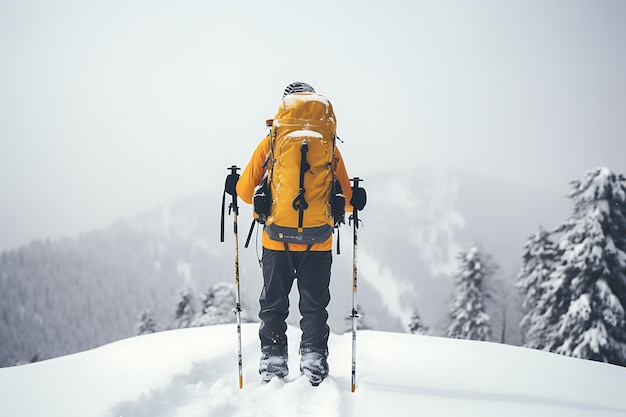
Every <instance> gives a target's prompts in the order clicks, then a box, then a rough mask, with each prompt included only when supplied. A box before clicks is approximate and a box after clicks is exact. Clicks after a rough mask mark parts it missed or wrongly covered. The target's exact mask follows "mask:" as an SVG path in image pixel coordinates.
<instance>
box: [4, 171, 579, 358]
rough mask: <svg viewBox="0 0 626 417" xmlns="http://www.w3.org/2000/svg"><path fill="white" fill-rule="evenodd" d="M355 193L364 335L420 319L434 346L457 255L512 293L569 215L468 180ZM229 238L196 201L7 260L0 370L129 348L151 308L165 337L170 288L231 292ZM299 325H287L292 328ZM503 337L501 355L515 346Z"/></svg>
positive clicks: (343, 286)
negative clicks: (542, 237) (467, 249)
mask: <svg viewBox="0 0 626 417" xmlns="http://www.w3.org/2000/svg"><path fill="white" fill-rule="evenodd" d="M363 185H364V186H365V188H366V189H367V192H368V198H369V200H368V205H367V206H366V208H365V210H364V211H363V212H362V214H361V216H360V217H361V219H362V220H363V227H361V228H360V229H359V252H358V266H359V280H360V281H359V284H360V285H359V293H358V299H359V304H360V308H361V310H362V312H363V313H364V315H365V319H364V320H366V322H367V324H368V326H369V327H372V328H375V329H379V330H389V331H406V325H407V323H408V319H409V315H410V313H411V312H412V311H413V310H414V309H417V310H418V311H419V313H420V315H421V316H422V317H423V319H424V321H425V322H426V324H427V325H429V326H430V327H431V334H438V333H439V330H440V327H441V324H442V322H443V321H444V320H445V313H446V311H447V301H448V297H449V295H450V291H451V279H450V274H451V273H452V272H453V271H454V267H455V265H456V261H455V257H456V253H457V251H458V250H459V249H460V248H462V247H464V246H466V245H468V244H471V243H474V242H475V241H476V242H479V243H481V244H482V245H483V247H484V250H485V251H486V252H488V253H490V254H492V255H493V258H494V261H495V262H496V263H498V264H499V265H500V267H501V271H502V275H503V278H502V279H504V280H505V281H509V282H510V281H511V279H512V277H513V276H514V274H515V273H516V270H517V269H518V268H519V257H520V256H521V253H522V246H523V243H524V240H525V238H526V236H528V235H529V234H530V233H531V232H532V231H533V230H534V229H535V228H536V227H537V226H538V225H539V224H543V225H544V226H546V227H548V228H549V227H552V226H554V225H555V223H556V222H558V221H561V220H564V218H565V216H566V215H567V211H566V210H565V207H566V201H565V199H564V198H563V197H561V196H553V195H550V194H549V193H546V192H543V191H541V190H535V189H532V188H529V187H522V186H517V185H512V184H506V183H503V182H498V181H494V180H491V179H488V178H481V177H477V176H473V175H469V174H460V173H454V172H442V171H432V170H415V171H410V172H396V173H389V174H380V175H377V176H372V177H370V178H367V179H366V182H364V183H363ZM564 193H565V187H564ZM564 193H563V194H564ZM220 197H221V196H220ZM561 203H563V204H561ZM560 204H561V205H560ZM250 220H251V213H250V208H249V207H248V206H245V205H242V208H241V214H240V216H239V223H240V225H239V241H240V249H239V250H240V275H241V289H242V293H243V295H244V297H245V299H246V300H247V305H245V306H244V308H246V309H249V311H250V313H251V315H252V316H256V310H257V308H258V307H257V304H256V301H255V300H256V299H257V297H258V294H259V292H260V290H261V283H262V281H261V271H260V268H259V266H258V262H257V254H256V252H257V251H260V248H259V247H257V245H259V244H258V243H256V242H253V243H252V244H251V248H248V249H244V248H243V241H244V240H245V237H246V234H247V231H248V226H249V224H250ZM226 228H227V229H226V242H225V243H224V244H220V243H219V241H218V236H219V230H218V229H219V198H218V197H217V196H213V195H206V194H203V195H196V196H191V197H189V198H187V199H183V200H180V201H178V202H175V203H173V204H170V205H166V206H163V207H159V208H157V209H154V210H151V211H148V212H146V213H143V214H140V215H138V216H135V217H134V218H131V219H128V220H121V221H119V222H117V223H115V224H113V225H111V226H109V227H106V228H103V229H101V230H97V231H93V232H89V233H86V234H83V235H81V236H79V237H77V238H74V239H61V240H58V241H36V242H33V243H31V244H30V245H27V246H24V247H22V248H18V249H14V250H10V251H5V252H3V253H1V254H0V334H1V335H2V337H1V338H0V366H8V365H11V364H13V363H15V362H17V361H24V360H29V359H31V358H33V357H38V358H39V359H46V358H49V357H53V356H58V355H63V354H67V353H72V352H76V351H81V350H85V349H89V348H92V347H95V346H98V345H102V344H105V343H108V342H111V341H113V340H117V339H121V338H124V337H128V336H131V335H133V334H134V327H135V324H136V321H137V317H138V315H139V312H140V311H141V310H143V309H146V308H148V309H150V310H151V311H152V312H153V314H154V317H155V319H156V321H157V322H158V324H160V325H161V326H163V327H167V326H169V325H171V323H172V322H173V318H172V314H173V310H174V302H175V296H176V292H177V290H178V289H180V288H181V287H183V286H188V287H190V288H191V289H192V290H194V291H195V292H196V293H197V294H199V293H200V292H201V291H203V290H205V289H206V288H207V287H208V286H209V285H211V284H215V283H218V282H228V283H232V282H233V281H234V280H233V275H234V274H233V268H234V267H233V248H232V225H231V222H228V221H227V222H226ZM340 233H341V234H340V238H341V239H340V240H341V250H342V253H341V254H340V255H337V254H336V253H334V254H333V257H334V265H333V268H334V269H333V279H332V284H331V290H332V300H331V305H330V307H329V310H330V316H331V318H330V323H331V327H332V329H333V331H335V332H342V331H343V330H345V327H346V326H345V316H346V315H348V313H349V311H350V299H351V298H350V297H351V295H350V293H351V278H352V239H351V237H352V236H351V228H350V227H348V225H344V226H343V227H342V229H341V232H340ZM296 293H297V291H295V290H294V291H293V293H292V296H293V298H292V306H294V305H296V304H297V294H296ZM510 308H511V309H514V308H517V307H516V306H515V305H511V307H510ZM297 321H298V317H297V316H296V315H294V314H292V315H291V317H290V323H292V324H295V323H297ZM515 326H516V323H515ZM509 327H510V326H509ZM511 337H512V339H511V340H508V342H510V343H516V340H514V339H515V336H514V335H513V336H511Z"/></svg>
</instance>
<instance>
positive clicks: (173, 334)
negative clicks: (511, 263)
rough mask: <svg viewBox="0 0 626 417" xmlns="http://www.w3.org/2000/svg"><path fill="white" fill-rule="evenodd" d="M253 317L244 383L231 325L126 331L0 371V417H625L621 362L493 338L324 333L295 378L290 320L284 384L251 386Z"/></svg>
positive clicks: (254, 378) (255, 348)
mask: <svg viewBox="0 0 626 417" xmlns="http://www.w3.org/2000/svg"><path fill="white" fill-rule="evenodd" d="M257 329H258V325H257V324H246V325H244V326H243V359H244V387H243V389H242V390H239V387H238V381H237V354H236V346H237V345H236V340H237V336H236V329H235V327H234V325H223V326H212V327H203V328H193V329H185V330H175V331H169V332H163V333H157V334H153V335H148V336H141V337H135V338H131V339H127V340H122V341H119V342H116V343H112V344H110V345H106V346H103V347H100V348H97V349H94V350H91V351H87V352H82V353H78V354H74V355H69V356H65V357H61V358H56V359H52V360H48V361H43V362H40V363H35V364H31V365H24V366H18V367H13V368H2V369H0V416H6V417H23V416H29V417H44V416H59V417H61V416H62V417H74V416H75V417H95V416H108V417H119V416H124V417H132V416H144V417H160V416H162V417H183V416H185V417H196V416H198V417H200V416H202V417H206V416H254V417H262V416H268V417H269V416H271V417H281V416H286V417H287V416H288V417H296V416H324V417H334V416H342V417H344V416H355V417H356V416H358V417H366V416H382V415H397V416H405V415H420V416H428V417H433V416H480V417H486V416H507V417H515V416H524V417H527V416H533V417H539V416H550V417H555V416H568V417H572V416H589V417H592V416H593V417H602V416H626V396H625V395H624V392H625V391H624V389H625V387H626V369H625V368H621V367H617V366H612V365H607V364H602V363H596V362H591V361H584V360H578V359H572V358H567V357H562V356H558V355H553V354H549V353H545V352H539V351H534V350H529V349H523V348H516V347H512V346H505V345H500V344H495V343H482V342H471V341H463V340H451V339H444V338H436V337H428V336H414V335H410V334H397V333H382V332H374V331H362V332H359V333H358V340H357V343H358V360H357V389H356V392H355V393H351V392H350V368H351V366H350V358H351V337H350V334H345V335H342V336H338V335H334V334H333V335H331V339H330V349H331V357H330V367H331V376H330V377H329V379H327V380H326V381H324V382H323V383H322V384H321V385H320V386H319V387H316V388H314V387H311V386H310V384H309V383H308V381H307V380H306V379H305V378H304V377H301V376H300V375H299V372H298V355H297V345H298V339H299V336H300V334H299V330H298V329H295V328H291V327H290V328H289V336H290V341H291V343H290V362H289V365H290V369H291V371H292V372H291V375H290V376H289V377H288V378H287V381H286V382H284V381H278V380H273V381H272V382H271V383H269V384H267V385H261V383H260V378H259V376H258V374H257V371H256V368H257V363H258V360H259V344H258V341H257Z"/></svg>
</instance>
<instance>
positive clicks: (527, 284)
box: [515, 226, 557, 346]
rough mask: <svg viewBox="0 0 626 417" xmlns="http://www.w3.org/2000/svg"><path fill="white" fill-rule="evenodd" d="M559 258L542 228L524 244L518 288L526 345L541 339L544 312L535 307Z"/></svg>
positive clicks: (521, 325) (521, 324) (548, 235)
mask: <svg viewBox="0 0 626 417" xmlns="http://www.w3.org/2000/svg"><path fill="white" fill-rule="evenodd" d="M556 256H557V251H556V247H555V245H554V243H553V242H552V240H550V233H549V232H547V231H546V230H545V229H544V228H543V227H541V226H540V227H539V228H538V229H537V230H536V231H535V232H533V233H532V234H531V235H530V236H529V237H528V240H527V241H526V244H525V245H524V253H523V255H522V267H521V269H520V272H519V274H518V275H517V283H516V285H515V287H516V288H517V289H518V290H519V291H520V292H521V293H522V295H523V296H524V301H523V304H522V307H523V308H524V311H525V315H524V317H523V318H522V321H521V323H520V327H521V328H522V335H523V340H524V342H525V345H526V342H527V341H528V342H529V343H530V344H534V343H536V340H537V339H538V338H539V337H540V336H541V332H542V329H543V324H542V320H541V315H542V314H543V313H544V312H542V311H541V310H540V309H539V308H536V307H537V305H538V303H539V300H540V299H541V297H542V295H543V293H544V292H545V288H546V287H545V286H546V283H547V282H548V280H549V276H550V273H551V272H552V270H553V268H554V264H555V259H556ZM526 346H528V345H526Z"/></svg>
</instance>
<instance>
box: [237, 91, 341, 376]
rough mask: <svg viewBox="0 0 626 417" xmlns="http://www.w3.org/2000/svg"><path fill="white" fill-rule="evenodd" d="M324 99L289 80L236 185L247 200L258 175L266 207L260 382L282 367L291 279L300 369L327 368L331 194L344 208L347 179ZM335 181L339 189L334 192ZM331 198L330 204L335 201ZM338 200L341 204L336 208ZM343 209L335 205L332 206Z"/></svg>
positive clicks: (284, 370)
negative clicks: (296, 298)
mask: <svg viewBox="0 0 626 417" xmlns="http://www.w3.org/2000/svg"><path fill="white" fill-rule="evenodd" d="M335 130H336V119H335V115H334V112H333V108H332V105H331V103H330V101H329V100H328V99H326V98H325V97H324V96H322V95H320V94H317V93H316V92H315V90H314V89H313V87H311V86H310V85H308V84H306V83H292V84H290V85H289V86H287V88H286V89H285V92H284V94H283V100H282V102H281V104H280V107H279V109H278V112H277V114H276V116H275V118H274V120H273V123H272V129H271V132H270V134H269V135H268V136H267V137H266V138H265V139H263V140H262V141H261V143H260V144H259V145H258V146H257V148H256V150H255V151H254V153H253V155H252V157H251V159H250V162H249V163H248V165H247V167H246V168H245V170H244V172H243V173H242V175H241V177H240V179H239V182H238V184H237V194H238V195H239V196H240V198H241V199H242V200H243V201H244V202H246V203H248V204H250V203H252V200H253V195H254V191H255V189H256V188H257V186H259V185H260V184H261V183H263V182H264V180H265V181H266V183H267V189H266V192H268V193H269V194H270V197H271V199H269V201H271V205H270V206H269V208H268V209H269V211H268V212H267V213H260V214H262V216H263V218H264V219H265V227H264V231H263V237H262V245H263V256H262V266H263V281H264V284H263V290H262V292H261V296H260V298H259V302H260V313H259V318H260V319H261V326H260V329H259V337H260V339H261V363H260V367H259V372H260V373H261V376H262V379H263V381H265V382H267V381H269V380H270V379H271V378H272V377H274V376H277V377H281V378H282V377H285V376H286V375H287V374H288V366H287V363H288V349H287V336H286V329H287V325H286V319H287V316H288V314H289V293H290V291H291V287H292V285H293V280H294V279H297V281H298V290H299V293H300V300H299V309H300V313H301V315H302V319H301V321H300V327H301V330H302V338H301V343H300V354H301V360H300V371H301V372H302V373H303V374H305V375H306V376H307V377H308V378H309V381H310V382H311V384H313V385H318V384H319V383H321V382H322V381H323V379H324V378H325V377H326V376H327V375H328V362H327V357H328V336H329V327H328V324H327V320H328V313H327V311H326V308H327V306H328V303H329V301H330V292H329V284H330V272H331V264H332V254H331V250H332V231H333V227H334V226H335V225H336V223H337V222H338V221H339V220H338V219H337V217H338V216H336V215H335V216H333V214H334V213H335V214H336V212H337V210H336V207H333V206H332V203H333V201H332V200H333V198H332V197H333V196H335V195H338V196H339V197H340V198H343V200H340V201H341V205H345V210H346V211H351V206H350V204H346V203H345V202H346V201H350V198H351V188H350V180H349V177H348V174H347V172H346V169H345V166H344V164H343V159H342V157H341V154H340V152H339V149H337V147H336V143H335V139H336V132H335ZM338 185H340V186H341V189H342V190H343V194H341V192H337V190H338V189H339V187H338ZM336 205H337V204H336V202H335V206H336ZM343 208H344V207H342V209H343ZM340 212H341V213H343V210H340Z"/></svg>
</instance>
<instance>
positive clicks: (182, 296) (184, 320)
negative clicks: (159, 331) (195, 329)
mask: <svg viewBox="0 0 626 417" xmlns="http://www.w3.org/2000/svg"><path fill="white" fill-rule="evenodd" d="M195 315H196V308H195V306H194V295H193V291H192V290H191V289H190V288H189V287H183V288H181V289H180V290H178V294H177V296H176V309H175V310H174V328H176V329H184V328H187V327H190V326H191V323H192V321H193V320H194V317H195Z"/></svg>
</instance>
